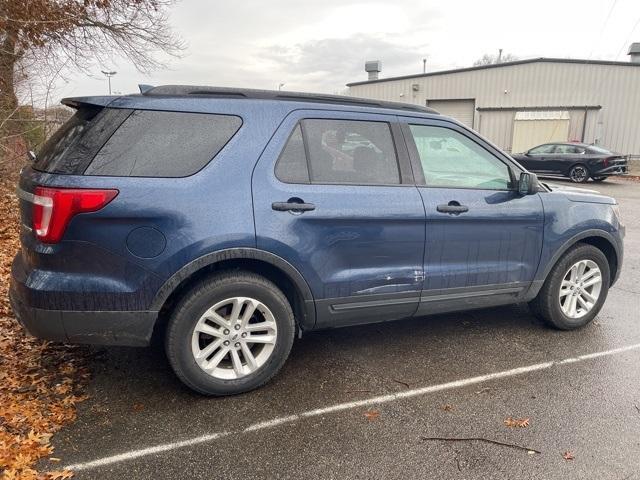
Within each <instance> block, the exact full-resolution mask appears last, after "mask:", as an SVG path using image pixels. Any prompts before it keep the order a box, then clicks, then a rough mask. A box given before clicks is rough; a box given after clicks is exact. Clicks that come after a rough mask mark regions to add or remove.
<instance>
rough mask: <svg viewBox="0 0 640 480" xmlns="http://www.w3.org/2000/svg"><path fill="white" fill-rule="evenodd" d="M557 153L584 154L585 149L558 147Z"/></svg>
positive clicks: (572, 146)
mask: <svg viewBox="0 0 640 480" xmlns="http://www.w3.org/2000/svg"><path fill="white" fill-rule="evenodd" d="M555 153H572V154H574V153H584V149H583V148H580V147H576V146H575V145H556V150H555Z"/></svg>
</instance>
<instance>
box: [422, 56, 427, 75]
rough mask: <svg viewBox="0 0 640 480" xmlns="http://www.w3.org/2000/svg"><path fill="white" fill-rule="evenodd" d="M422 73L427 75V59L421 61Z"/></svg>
mask: <svg viewBox="0 0 640 480" xmlns="http://www.w3.org/2000/svg"><path fill="white" fill-rule="evenodd" d="M422 73H427V59H426V58H423V59H422Z"/></svg>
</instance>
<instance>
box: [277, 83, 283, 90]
mask: <svg viewBox="0 0 640 480" xmlns="http://www.w3.org/2000/svg"><path fill="white" fill-rule="evenodd" d="M282 87H284V83H279V84H278V91H280V90H282Z"/></svg>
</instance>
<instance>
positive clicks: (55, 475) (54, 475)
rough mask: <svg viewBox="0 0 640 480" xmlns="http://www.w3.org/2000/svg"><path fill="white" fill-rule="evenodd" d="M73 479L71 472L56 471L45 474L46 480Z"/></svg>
mask: <svg viewBox="0 0 640 480" xmlns="http://www.w3.org/2000/svg"><path fill="white" fill-rule="evenodd" d="M71 477H73V472H72V471H71V470H57V471H55V472H47V478H48V479H49V480H66V479H67V478H71Z"/></svg>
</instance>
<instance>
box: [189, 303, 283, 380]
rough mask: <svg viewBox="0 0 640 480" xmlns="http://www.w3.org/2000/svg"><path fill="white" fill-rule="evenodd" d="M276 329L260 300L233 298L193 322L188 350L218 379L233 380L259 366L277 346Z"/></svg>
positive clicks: (269, 313) (271, 316)
mask: <svg viewBox="0 0 640 480" xmlns="http://www.w3.org/2000/svg"><path fill="white" fill-rule="evenodd" d="M277 336H278V327H277V324H276V321H275V318H274V316H273V313H271V310H269V308H268V307H267V306H266V305H265V304H264V303H262V302H260V301H259V300H256V299H254V298H248V297H232V298H228V299H225V300H222V301H220V302H218V303H216V304H215V305H213V306H212V307H210V308H209V309H208V310H207V311H206V312H204V314H202V316H201V317H200V319H199V320H198V322H197V323H196V325H195V327H194V329H193V334H192V337H191V351H192V354H193V358H194V360H195V362H196V364H197V365H198V366H199V367H200V368H201V369H202V370H204V371H205V372H206V373H207V374H209V375H211V376H212V377H215V378H217V379H221V380H235V379H238V378H242V377H244V376H246V375H250V374H251V373H253V372H255V371H256V370H258V369H259V368H260V367H262V366H263V365H264V364H265V363H266V362H267V360H268V359H269V357H271V354H272V353H273V350H274V348H275V345H276V339H277Z"/></svg>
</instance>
